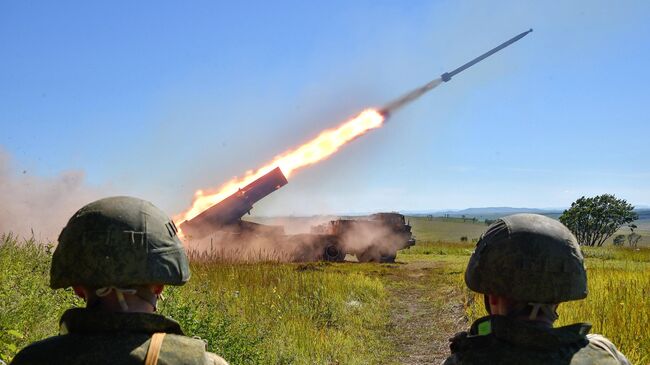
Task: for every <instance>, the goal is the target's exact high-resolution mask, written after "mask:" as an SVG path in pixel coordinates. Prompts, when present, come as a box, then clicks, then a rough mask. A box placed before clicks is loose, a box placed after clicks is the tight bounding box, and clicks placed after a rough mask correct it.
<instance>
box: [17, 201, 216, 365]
mask: <svg viewBox="0 0 650 365" xmlns="http://www.w3.org/2000/svg"><path fill="white" fill-rule="evenodd" d="M176 233H177V229H176V226H175V225H174V223H173V222H172V221H171V220H170V219H169V218H168V217H167V216H166V215H165V214H164V213H163V212H162V211H161V210H160V209H158V208H156V207H155V206H153V205H152V204H151V203H149V202H147V201H144V200H140V199H136V198H131V197H112V198H106V199H101V200H98V201H96V202H93V203H90V204H88V205H86V206H84V207H83V208H81V209H80V210H79V211H77V213H75V214H74V215H73V216H72V218H70V221H68V224H67V225H66V226H65V228H63V231H62V232H61V235H60V236H59V244H58V246H57V248H56V250H55V251H54V255H53V257H52V267H51V271H50V286H51V287H52V288H53V289H59V288H67V287H70V286H71V287H72V288H73V289H74V292H75V293H76V294H77V295H78V296H80V297H81V298H83V299H84V300H85V301H86V308H73V309H69V310H68V311H66V312H65V313H64V314H63V316H62V317H61V321H60V335H58V336H54V337H50V338H47V339H45V340H42V341H38V342H35V343H33V344H31V345H29V346H27V347H26V348H24V349H23V350H22V351H20V352H19V353H18V354H17V355H16V357H15V358H14V359H13V361H12V362H11V364H12V365H22V364H30V365H38V364H142V363H144V364H147V365H149V364H157V363H158V361H160V363H161V364H197V365H199V364H201V365H208V364H209V365H227V363H226V361H224V360H223V359H222V358H221V357H219V356H217V355H215V354H213V353H210V352H206V345H205V343H204V342H203V341H201V340H200V339H195V338H190V337H186V336H184V335H183V332H182V331H181V328H180V325H179V324H178V323H177V322H175V321H173V320H171V319H169V318H166V317H164V316H162V315H159V314H155V313H154V312H155V311H156V304H157V300H158V298H159V297H160V295H161V293H162V291H163V287H164V285H183V284H185V282H187V280H188V279H189V277H190V270H189V265H188V260H187V256H186V254H185V251H184V249H183V246H182V244H181V242H180V240H179V238H178V236H177V235H176Z"/></svg>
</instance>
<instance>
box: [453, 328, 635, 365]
mask: <svg viewBox="0 0 650 365" xmlns="http://www.w3.org/2000/svg"><path fill="white" fill-rule="evenodd" d="M590 329H591V325H590V324H585V323H576V324H573V325H570V326H565V327H558V328H547V327H541V326H537V325H535V324H532V323H529V322H524V321H519V320H515V319H511V318H508V317H504V316H488V317H483V318H481V319H479V320H477V321H476V322H474V324H472V327H471V328H470V331H469V333H467V332H461V333H458V334H457V335H456V336H454V338H452V339H451V340H450V341H451V345H450V348H451V356H449V358H447V360H446V361H445V362H444V365H454V364H481V365H485V364H566V365H583V364H584V365H586V364H596V365H609V364H611V365H619V364H623V365H629V362H628V360H627V359H626V358H625V356H623V354H621V353H620V352H618V350H617V349H616V347H615V346H614V345H613V344H612V343H611V342H610V341H609V340H607V339H606V338H604V337H602V336H600V335H588V333H589V330H590Z"/></svg>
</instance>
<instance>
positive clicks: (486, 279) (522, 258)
mask: <svg viewBox="0 0 650 365" xmlns="http://www.w3.org/2000/svg"><path fill="white" fill-rule="evenodd" d="M465 283H466V284H467V286H468V287H469V288H470V289H471V290H473V291H475V292H478V293H482V294H485V295H496V296H500V297H503V298H507V299H510V300H512V301H515V302H517V303H524V304H525V305H527V307H526V308H523V309H520V310H515V311H514V313H512V314H509V315H508V316H500V315H493V316H488V317H484V318H481V319H479V320H477V321H476V322H474V324H472V326H471V328H470V330H469V332H461V333H459V334H457V335H456V336H454V338H452V339H451V345H450V348H451V352H452V355H451V356H450V357H449V358H448V359H447V360H446V361H445V363H444V364H446V365H450V364H481V365H485V364H567V365H568V364H573V365H577V364H604V365H606V364H612V365H614V364H624V365H625V364H629V362H628V360H627V359H626V358H625V356H623V354H621V353H620V352H618V350H617V349H616V347H615V346H614V345H613V344H612V343H611V342H610V341H609V340H607V339H606V338H604V337H603V336H600V335H590V334H588V333H589V330H590V329H591V325H590V324H586V323H577V324H573V325H570V326H564V327H559V328H552V327H550V326H545V325H544V324H543V322H540V321H539V320H538V318H537V315H538V313H539V312H540V311H542V312H544V313H545V314H546V318H551V319H553V318H557V314H556V313H555V309H554V308H555V304H557V303H561V302H565V301H570V300H578V299H583V298H585V297H586V296H587V276H586V271H585V268H584V259H583V257H582V253H581V252H580V248H579V246H578V243H577V241H576V239H575V237H574V236H573V234H572V233H571V232H570V231H569V230H568V229H567V228H566V227H565V226H564V225H562V224H561V223H560V222H558V221H556V220H553V219H551V218H548V217H545V216H541V215H537V214H515V215H511V216H508V217H504V218H502V219H499V220H497V221H496V222H495V223H493V224H492V225H490V227H489V228H488V229H487V231H486V232H485V234H483V236H482V237H481V239H480V240H479V241H478V243H477V244H476V250H475V251H474V253H472V256H471V257H470V260H469V263H468V264H467V270H466V271H465ZM528 310H529V311H530V314H526V315H528V316H529V320H522V319H520V317H521V316H523V315H524V313H528V312H526V311H528Z"/></svg>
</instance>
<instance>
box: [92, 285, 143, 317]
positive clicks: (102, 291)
mask: <svg viewBox="0 0 650 365" xmlns="http://www.w3.org/2000/svg"><path fill="white" fill-rule="evenodd" d="M112 291H114V292H115V296H116V297H117V302H118V303H119V304H120V308H122V310H123V311H125V312H126V311H128V310H129V306H128V305H127V304H126V299H125V298H124V293H126V294H132V295H133V294H137V292H138V291H137V290H136V289H130V288H127V289H124V288H117V287H114V286H105V287H103V288H99V289H97V290H95V294H97V296H98V297H100V298H101V297H105V296H107V295H109V294H110V293H111V292H112Z"/></svg>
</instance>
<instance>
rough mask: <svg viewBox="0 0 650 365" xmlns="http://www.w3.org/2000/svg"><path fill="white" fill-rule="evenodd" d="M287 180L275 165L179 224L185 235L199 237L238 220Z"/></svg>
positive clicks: (233, 223)
mask: <svg viewBox="0 0 650 365" xmlns="http://www.w3.org/2000/svg"><path fill="white" fill-rule="evenodd" d="M287 183H288V181H287V178H286V177H285V176H284V174H283V173H282V170H280V168H279V167H276V168H275V169H273V170H271V171H270V172H268V173H267V174H266V175H263V176H261V177H260V178H258V179H257V180H255V181H253V182H252V183H250V184H248V185H246V186H245V187H243V188H241V189H239V190H238V191H236V192H235V193H234V194H232V195H230V196H229V197H227V198H225V199H223V200H222V201H220V202H219V203H217V204H215V205H213V206H211V207H210V208H208V209H206V210H204V211H203V212H201V214H199V215H197V216H196V217H194V218H192V219H190V220H186V221H185V222H183V223H181V225H180V228H181V230H182V231H183V234H185V235H186V236H191V237H192V238H197V239H200V238H203V237H205V236H207V235H209V234H211V233H213V232H214V231H216V230H218V229H221V228H223V227H226V226H229V225H235V224H238V223H239V222H241V218H242V217H243V216H244V215H245V214H247V213H250V211H251V209H253V204H255V203H257V202H258V201H260V200H261V199H262V198H264V197H265V196H267V195H269V194H271V193H272V192H274V191H276V190H278V189H280V188H281V187H283V186H284V185H286V184H287Z"/></svg>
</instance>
